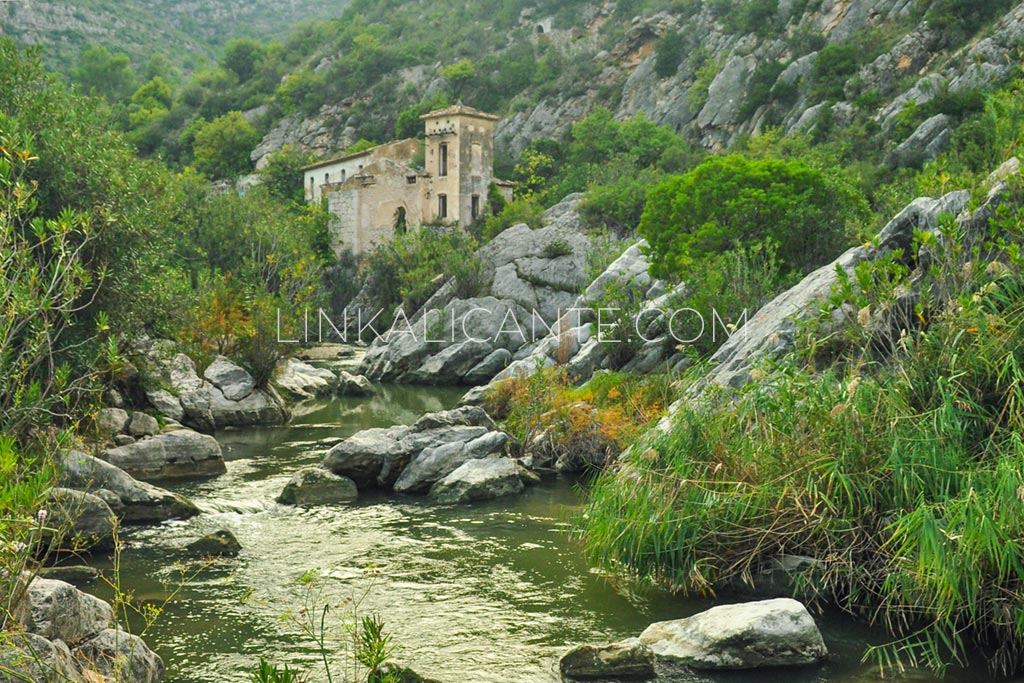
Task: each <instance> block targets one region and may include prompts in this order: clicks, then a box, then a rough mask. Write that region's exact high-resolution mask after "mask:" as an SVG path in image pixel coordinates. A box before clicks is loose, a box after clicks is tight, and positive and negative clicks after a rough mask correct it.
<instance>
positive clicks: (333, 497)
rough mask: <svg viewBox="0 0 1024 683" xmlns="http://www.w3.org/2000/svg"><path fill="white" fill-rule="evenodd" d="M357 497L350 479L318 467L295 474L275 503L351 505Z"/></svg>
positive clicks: (354, 486) (353, 483) (308, 468)
mask: <svg viewBox="0 0 1024 683" xmlns="http://www.w3.org/2000/svg"><path fill="white" fill-rule="evenodd" d="M358 496H359V492H358V490H357V488H356V483H355V482H354V481H352V480H351V479H349V478H347V477H340V476H338V475H337V474H334V473H332V472H328V471H327V470H325V469H322V468H319V467H307V468H305V469H302V470H299V471H298V472H296V473H295V476H293V477H292V478H291V480H290V481H289V482H288V483H287V484H286V485H285V487H284V490H283V491H281V495H280V496H279V497H278V499H277V502H279V503H281V504H283V505H301V506H312V505H333V504H335V503H351V502H352V501H354V500H355V499H356V498H357V497H358Z"/></svg>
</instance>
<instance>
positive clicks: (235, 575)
mask: <svg viewBox="0 0 1024 683" xmlns="http://www.w3.org/2000/svg"><path fill="white" fill-rule="evenodd" d="M459 395H460V392H458V391H455V390H445V389H424V388H410V387H382V391H381V393H380V394H379V395H378V396H376V397H374V398H371V399H335V400H332V401H329V402H318V403H312V404H304V405H302V406H300V407H299V408H298V409H297V410H296V413H295V416H294V418H293V420H292V422H291V423H290V424H288V425H287V426H283V427H273V428H251V429H244V430H234V431H225V432H221V433H218V434H217V438H218V440H219V441H220V443H221V445H222V446H223V448H224V454H225V459H226V460H227V473H226V474H224V475H222V476H220V477H217V478H214V479H210V480H206V481H200V482H188V483H181V484H177V485H174V486H173V487H172V488H173V489H174V490H175V491H178V492H180V493H182V494H184V495H186V496H188V497H190V498H191V499H192V500H193V501H194V502H195V503H196V504H197V505H199V507H200V508H201V509H202V511H203V514H202V515H200V516H199V517H196V518H194V519H191V520H188V521H180V522H170V523H166V524H164V525H160V526H155V527H135V528H132V527H129V528H127V529H126V530H125V532H124V535H123V537H124V540H125V542H126V544H127V545H126V548H125V550H124V552H123V553H122V556H121V570H120V576H121V581H122V590H126V591H129V592H130V593H131V594H132V596H133V601H134V603H135V604H137V605H141V604H150V605H163V612H162V613H161V614H160V616H159V617H158V618H157V619H156V621H155V623H154V625H153V626H152V627H151V628H150V629H149V630H148V631H147V632H146V633H145V639H146V641H147V642H148V643H149V644H150V645H151V646H152V647H153V649H154V650H156V651H157V652H158V653H159V654H160V655H161V656H162V657H163V659H164V662H165V663H166V665H167V677H166V681H167V683H234V682H236V681H237V682H239V683H242V682H244V681H247V680H248V678H247V675H246V674H247V672H248V671H249V670H250V669H251V668H252V666H253V665H254V664H255V663H257V662H258V660H259V658H260V657H261V656H263V657H267V658H268V659H271V660H273V661H275V662H276V663H279V664H285V663H287V664H289V665H290V666H292V667H299V668H302V669H304V670H307V671H308V672H309V673H310V679H309V680H310V682H311V683H321V682H323V681H326V680H327V679H326V676H325V675H324V673H323V668H322V665H321V664H320V661H319V660H320V655H319V651H318V650H317V649H316V647H315V646H314V644H313V642H312V641H311V640H310V638H309V637H308V636H306V635H304V634H303V633H302V632H301V630H300V628H299V627H298V625H297V623H296V619H297V618H299V615H300V614H301V611H302V609H303V606H304V605H305V604H307V603H310V604H314V605H315V607H316V608H317V609H318V610H319V609H320V607H321V606H322V605H324V604H330V605H331V606H332V611H331V612H330V614H329V616H328V619H327V625H328V630H329V631H332V632H333V635H331V634H329V636H328V637H329V638H330V639H331V640H330V642H331V650H332V652H333V653H341V652H342V651H343V647H342V646H341V645H340V642H341V641H342V639H343V637H344V629H343V628H342V623H343V621H344V617H345V614H346V613H347V612H348V611H349V610H350V608H351V605H352V603H353V601H358V607H359V610H360V612H361V613H362V614H369V613H371V612H376V613H378V614H380V615H381V617H382V618H383V619H384V622H385V626H386V629H387V631H388V632H390V633H391V634H392V637H393V642H394V644H395V653H394V657H393V659H395V660H396V661H399V662H401V663H403V664H404V665H406V666H410V667H412V668H414V669H415V670H416V671H418V672H419V673H420V674H422V675H424V676H428V677H431V678H436V679H438V680H439V681H441V683H464V682H470V681H472V682H474V683H548V682H554V681H558V680H559V677H558V674H557V662H558V657H559V656H560V655H561V654H562V653H563V652H564V651H565V650H566V649H567V647H569V646H571V645H574V644H577V643H582V642H604V641H610V640H618V639H621V638H625V637H630V636H635V635H637V634H638V633H639V632H640V631H641V630H643V628H644V627H646V626H647V625H648V624H649V623H650V622H652V621H657V620H661V619H672V618H679V617H683V616H687V615H690V614H693V613H695V612H697V611H700V610H702V609H706V608H707V607H708V606H710V604H711V603H710V602H707V601H699V600H686V599H683V598H679V597H674V596H671V595H668V594H665V593H662V592H659V591H652V590H639V589H637V588H636V587H635V586H631V585H630V584H628V583H621V582H615V581H612V580H610V579H609V578H608V577H606V576H604V575H602V574H600V573H598V572H595V571H594V570H592V569H590V568H589V567H588V565H587V563H586V562H585V560H584V558H583V556H582V552H581V549H580V547H579V546H578V545H577V544H576V543H575V542H574V541H573V540H572V538H571V537H570V534H569V532H570V529H571V526H572V523H573V519H574V516H575V515H576V514H577V513H578V512H579V510H580V508H581V504H582V498H581V494H580V492H579V485H578V483H577V482H575V481H573V480H571V479H568V478H560V479H548V480H546V481H545V482H544V483H543V484H542V485H540V486H537V487H534V488H531V489H528V490H527V492H526V493H525V494H524V495H522V496H519V497H514V498H507V499H503V500H497V501H492V502H489V503H484V504H478V505H473V506H464V507H451V506H433V505H430V504H428V503H427V502H426V501H425V500H423V499H421V498H415V497H397V496H392V495H387V496H386V495H380V494H378V495H374V494H368V495H362V497H361V498H360V499H359V501H358V502H357V503H355V504H352V505H341V506H327V507H318V508H311V509H301V508H292V507H285V506H280V505H277V504H276V503H275V502H274V500H275V498H276V497H277V495H278V493H279V492H280V491H281V489H282V488H283V487H284V485H285V483H286V482H287V481H288V479H289V478H290V476H291V473H293V472H294V471H295V470H297V469H298V468H300V467H303V466H308V465H316V464H318V463H319V462H320V460H321V459H322V457H323V455H324V453H325V452H326V450H327V449H328V448H329V447H330V446H331V445H333V444H334V443H336V442H337V441H338V440H340V439H342V438H344V437H347V436H349V435H350V434H353V433H355V432H356V431H359V430H361V429H365V428H369V427H380V426H388V425H392V424H397V423H404V424H408V423H411V422H413V421H415V420H416V419H417V418H418V417H420V416H421V415H422V414H423V413H425V412H430V411H435V410H441V409H444V408H448V407H451V406H453V405H454V404H455V402H456V401H457V400H458V397H459ZM218 529H227V530H229V531H231V532H232V533H234V534H235V535H236V536H237V538H238V540H239V541H240V542H241V544H242V547H243V550H242V552H241V554H240V556H239V557H237V558H234V559H225V560H222V561H219V562H217V563H215V564H213V565H210V566H206V567H203V566H200V565H197V564H195V563H194V562H189V561H187V558H186V555H185V553H184V552H183V548H184V546H185V545H186V544H187V543H188V542H190V541H192V540H194V539H196V538H198V537H199V536H202V535H204V534H206V533H209V532H212V531H216V530H218ZM109 569H110V567H108V570H109ZM303 577H305V579H306V580H300V579H303ZM183 578H184V579H185V582H184V584H183V585H180V587H179V584H181V582H182V580H183ZM310 579H312V580H310ZM96 592H97V593H98V594H100V595H101V596H103V597H106V598H109V597H110V594H111V591H109V590H97V591H96ZM165 603H166V604H165ZM818 621H819V624H820V625H821V627H822V631H823V634H824V636H825V639H826V642H827V644H828V646H829V648H830V650H831V652H832V653H833V655H834V656H833V660H832V661H830V662H828V663H826V664H824V665H822V666H820V667H811V668H809V669H801V670H799V671H793V672H786V674H785V677H786V679H787V680H788V683H811V682H821V683H840V682H843V681H874V680H878V677H877V674H876V673H875V672H874V670H873V669H872V668H871V667H869V666H868V665H864V664H861V663H860V662H859V659H860V654H861V652H862V650H863V648H864V645H865V643H866V642H879V641H880V640H881V639H882V637H883V636H882V635H881V634H879V632H878V631H877V630H871V629H868V628H866V627H864V626H861V625H858V624H855V623H853V622H851V621H850V620H849V619H846V618H844V617H842V616H839V615H825V616H822V617H820V618H819V619H818ZM134 623H135V625H136V628H138V625H139V620H138V619H135V620H134ZM340 659H341V660H342V661H341V662H339V663H337V664H336V666H337V667H338V668H337V671H340V670H341V668H342V666H343V663H344V657H341V658H340ZM341 680H342V679H341V678H340V677H339V675H337V674H336V675H335V676H334V681H335V683H339V682H340V681H341ZM674 680H686V681H737V682H738V681H743V682H748V683H755V682H758V683H759V682H760V681H776V680H779V679H778V673H777V672H776V673H771V672H768V673H746V674H727V675H717V676H714V677H704V676H695V675H683V676H681V677H680V678H678V679H674ZM946 680H954V681H971V680H985V677H984V676H983V675H982V674H981V673H978V674H977V675H968V674H965V673H963V672H961V673H958V674H956V675H955V676H953V677H947V678H946Z"/></svg>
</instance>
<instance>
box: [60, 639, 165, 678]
mask: <svg viewBox="0 0 1024 683" xmlns="http://www.w3.org/2000/svg"><path fill="white" fill-rule="evenodd" d="M74 655H75V657H76V658H78V659H79V660H80V661H82V662H85V663H88V665H89V666H90V667H92V668H94V669H95V671H96V672H97V673H99V674H100V675H103V676H108V677H110V678H111V679H116V680H126V681H131V683H160V682H161V681H162V680H163V677H164V662H163V660H162V659H160V656H159V655H157V654H156V653H155V652H153V651H152V650H150V649H149V646H148V645H146V643H145V642H143V640H142V639H141V638H139V637H138V636H134V635H132V634H130V633H127V632H125V631H122V630H119V629H112V628H108V629H105V630H103V631H100V632H99V633H97V634H96V635H95V636H94V637H93V638H91V639H89V640H88V641H86V642H85V643H83V644H82V645H81V646H80V647H78V648H76V649H75V650H74Z"/></svg>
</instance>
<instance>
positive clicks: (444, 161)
mask: <svg viewBox="0 0 1024 683" xmlns="http://www.w3.org/2000/svg"><path fill="white" fill-rule="evenodd" d="M438 155H439V158H438V160H437V175H439V176H446V175H448V143H447V142H442V143H441V146H440V148H439V149H438Z"/></svg>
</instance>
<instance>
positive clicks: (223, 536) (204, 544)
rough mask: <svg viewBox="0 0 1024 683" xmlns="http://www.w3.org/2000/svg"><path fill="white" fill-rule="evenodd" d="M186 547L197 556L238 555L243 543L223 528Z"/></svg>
mask: <svg viewBox="0 0 1024 683" xmlns="http://www.w3.org/2000/svg"><path fill="white" fill-rule="evenodd" d="M185 549H186V550H187V551H188V552H189V553H190V554H191V555H193V556H196V557H236V556H237V555H238V553H240V552H242V544H241V543H239V542H238V539H237V538H235V535H234V534H233V533H231V532H230V531H226V530H224V529H221V530H220V531H215V532H213V533H212V534H206V535H205V536H203V537H202V538H199V539H196V540H195V541H192V542H191V543H189V544H188V545H187V546H185Z"/></svg>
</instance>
